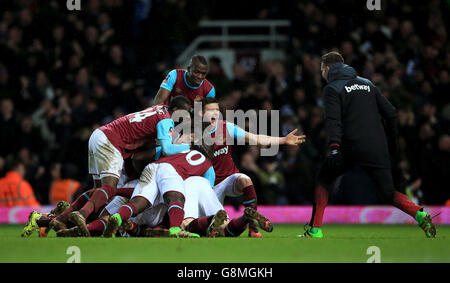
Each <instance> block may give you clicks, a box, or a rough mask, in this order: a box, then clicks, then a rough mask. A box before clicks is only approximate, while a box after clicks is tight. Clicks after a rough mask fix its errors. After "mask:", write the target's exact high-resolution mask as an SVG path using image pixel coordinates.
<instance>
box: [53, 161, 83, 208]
mask: <svg viewBox="0 0 450 283" xmlns="http://www.w3.org/2000/svg"><path fill="white" fill-rule="evenodd" d="M63 166H64V167H63ZM51 176H52V184H51V187H50V192H49V200H50V203H51V204H57V203H58V202H59V201H65V202H68V203H71V202H72V201H73V195H74V194H75V192H76V191H77V190H78V189H79V188H80V186H81V183H80V182H78V181H76V180H74V179H73V178H75V177H76V167H75V166H74V165H73V164H70V163H69V164H65V165H61V163H59V162H58V163H55V164H53V167H52V169H51Z"/></svg>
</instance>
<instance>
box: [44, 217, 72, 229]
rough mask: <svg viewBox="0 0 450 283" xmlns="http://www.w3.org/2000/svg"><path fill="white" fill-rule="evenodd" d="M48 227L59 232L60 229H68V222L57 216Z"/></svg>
mask: <svg viewBox="0 0 450 283" xmlns="http://www.w3.org/2000/svg"><path fill="white" fill-rule="evenodd" d="M48 228H50V229H53V230H54V231H55V232H58V231H59V230H63V229H67V226H66V224H64V223H63V222H61V221H59V220H57V219H56V218H55V219H52V221H50V223H49V224H48Z"/></svg>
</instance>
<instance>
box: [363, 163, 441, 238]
mask: <svg viewBox="0 0 450 283" xmlns="http://www.w3.org/2000/svg"><path fill="white" fill-rule="evenodd" d="M362 168H363V169H364V171H366V172H367V174H368V175H369V177H370V178H371V179H372V181H373V182H374V183H375V185H376V187H377V190H378V193H379V194H380V196H381V198H382V200H383V201H384V202H386V203H389V204H392V205H393V206H395V207H397V208H398V209H400V210H401V211H403V212H405V213H407V214H409V215H410V216H411V217H413V218H414V219H415V220H416V221H417V223H418V225H419V226H420V227H421V228H422V229H423V230H424V231H425V235H426V236H427V237H428V238H431V237H436V227H435V226H434V224H433V222H432V220H431V216H430V214H429V213H427V212H424V211H423V208H422V207H420V206H418V205H416V204H415V203H414V202H412V201H411V200H410V199H409V198H408V197H407V196H406V195H405V194H402V193H400V192H398V191H396V189H395V187H394V181H393V178H392V173H391V170H390V169H387V168H374V167H367V166H363V167H362Z"/></svg>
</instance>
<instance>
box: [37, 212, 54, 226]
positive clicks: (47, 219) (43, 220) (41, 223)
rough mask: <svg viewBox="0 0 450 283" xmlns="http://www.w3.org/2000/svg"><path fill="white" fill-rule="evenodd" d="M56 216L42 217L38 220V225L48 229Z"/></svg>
mask: <svg viewBox="0 0 450 283" xmlns="http://www.w3.org/2000/svg"><path fill="white" fill-rule="evenodd" d="M53 218H55V216H48V215H42V216H41V217H39V218H38V219H36V224H37V226H38V227H48V224H49V223H50V221H52V219H53Z"/></svg>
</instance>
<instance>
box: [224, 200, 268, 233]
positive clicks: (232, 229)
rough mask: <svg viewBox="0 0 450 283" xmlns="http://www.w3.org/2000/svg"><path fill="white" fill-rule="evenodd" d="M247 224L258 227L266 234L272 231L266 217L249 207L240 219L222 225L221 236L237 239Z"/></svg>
mask: <svg viewBox="0 0 450 283" xmlns="http://www.w3.org/2000/svg"><path fill="white" fill-rule="evenodd" d="M249 223H253V224H255V225H257V226H259V227H260V228H261V229H263V230H264V231H266V232H272V231H273V224H272V223H271V222H270V220H269V219H267V217H265V216H264V215H262V214H261V213H259V212H258V211H256V210H254V209H253V208H251V207H246V208H245V210H244V214H243V215H242V216H241V217H238V218H234V219H232V220H231V221H230V222H229V223H228V224H223V225H222V227H223V226H224V228H223V234H224V235H225V237H238V236H240V235H241V234H242V233H243V232H244V231H245V229H246V227H247V225H248V224H249ZM221 233H222V232H221Z"/></svg>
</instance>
